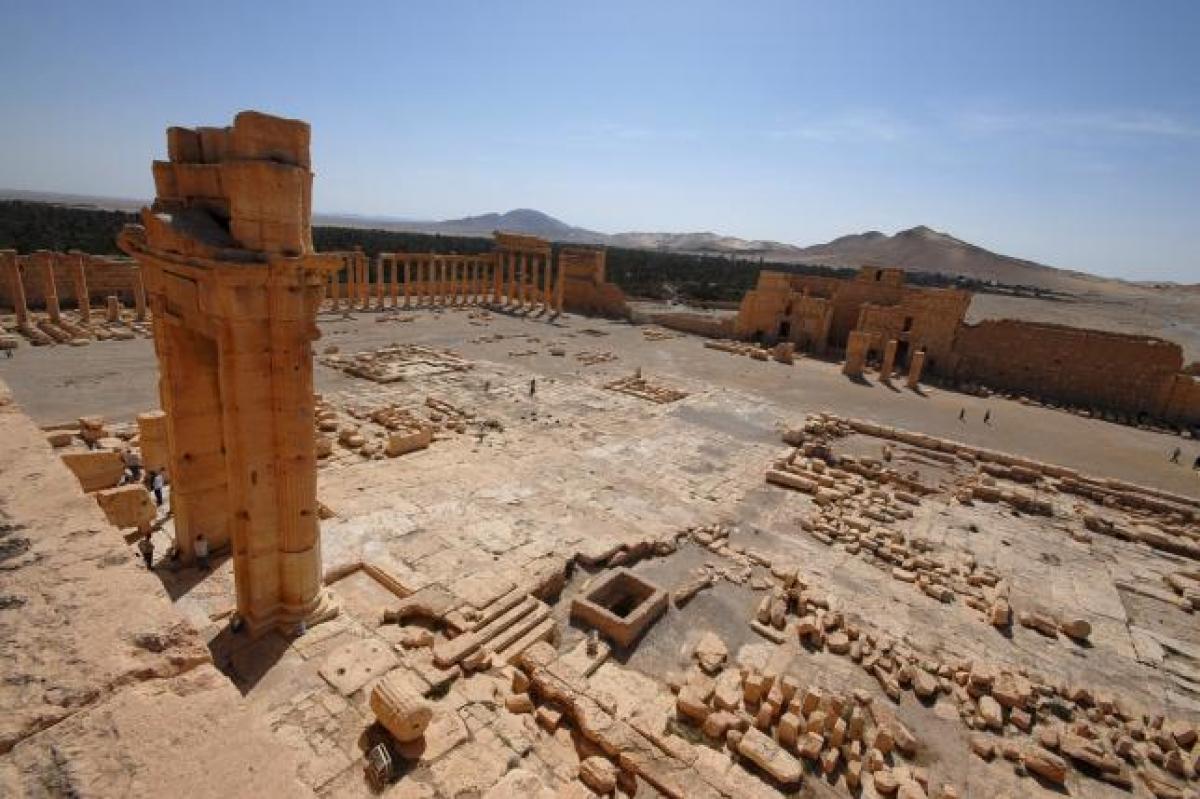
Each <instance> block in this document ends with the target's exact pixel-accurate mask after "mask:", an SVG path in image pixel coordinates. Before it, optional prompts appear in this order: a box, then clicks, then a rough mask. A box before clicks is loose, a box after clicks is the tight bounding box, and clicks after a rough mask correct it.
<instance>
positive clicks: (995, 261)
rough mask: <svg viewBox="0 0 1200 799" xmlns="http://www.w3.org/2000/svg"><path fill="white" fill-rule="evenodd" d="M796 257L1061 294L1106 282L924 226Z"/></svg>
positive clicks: (863, 236)
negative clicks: (1009, 254) (974, 280)
mask: <svg viewBox="0 0 1200 799" xmlns="http://www.w3.org/2000/svg"><path fill="white" fill-rule="evenodd" d="M794 257H795V260H798V261H802V262H804V263H812V264H822V265H826V266H848V267H856V266H861V265H863V264H878V265H881V266H898V267H901V268H902V269H907V270H910V271H914V272H940V273H941V274H944V275H956V276H962V277H969V278H974V279H976V280H985V281H986V280H991V281H995V282H996V283H1004V284H1007V285H1022V286H1036V287H1038V288H1043V289H1052V290H1056V291H1069V290H1072V289H1077V288H1078V285H1077V284H1078V283H1080V282H1090V281H1099V280H1103V278H1097V277H1095V276H1092V275H1086V274H1084V273H1082V272H1071V271H1068V270H1063V269H1056V268H1054V267H1051V266H1046V265H1044V264H1039V263H1037V262H1035V261H1026V260H1024V259H1021V258H1013V257H1011V256H1008V255H1000V254H999V253H994V252H992V251H991V250H985V249H984V248H983V247H980V246H978V245H975V244H971V243H970V242H966V241H963V240H961V239H956V238H954V237H953V236H951V235H949V234H946V233H941V232H939V231H936V230H933V229H932V228H928V227H925V226H924V225H921V226H918V227H914V228H910V229H909V230H901V231H900V232H899V233H896V234H895V235H893V236H888V235H886V234H884V233H880V232H879V231H877V230H870V231H867V232H866V233H857V234H854V235H850V236H842V237H840V238H836V239H834V240H833V241H829V242H826V243H825V244H817V245H814V246H812V247H804V248H802V249H799V250H797V251H796V253H795V256H794Z"/></svg>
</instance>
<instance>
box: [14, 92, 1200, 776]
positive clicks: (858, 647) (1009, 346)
mask: <svg viewBox="0 0 1200 799" xmlns="http://www.w3.org/2000/svg"><path fill="white" fill-rule="evenodd" d="M309 138H310V130H309V127H308V125H306V124H305V123H303V122H299V121H296V120H289V119H282V118H278V117H273V116H268V115H265V114H261V113H257V112H243V113H240V114H238V115H237V116H236V117H235V119H234V121H233V124H232V125H231V126H228V127H200V128H194V129H192V128H178V127H173V128H169V129H168V134H167V148H166V150H167V160H164V161H157V162H155V163H154V165H153V175H154V180H155V187H156V199H155V200H154V203H153V205H152V206H151V207H148V208H145V209H143V211H142V213H141V222H142V223H141V224H140V225H136V226H131V227H128V228H126V229H125V230H124V232H123V233H122V234H121V237H120V240H119V243H120V246H121V248H122V249H123V250H124V251H125V252H127V253H128V254H129V255H130V256H132V258H133V259H134V261H133V262H132V263H131V262H129V261H125V260H118V259H113V260H112V261H111V264H112V269H113V270H114V274H116V273H119V274H121V275H123V276H126V277H129V276H132V275H137V276H138V278H137V282H131V283H130V284H129V286H128V288H129V292H128V293H123V292H122V291H121V290H120V289H118V288H117V287H115V286H113V285H108V286H105V285H104V284H103V282H102V280H101V278H100V275H101V274H102V273H103V272H104V271H105V270H106V269H107V267H105V268H103V269H100V270H99V271H96V272H93V271H90V269H89V265H92V264H93V262H92V261H89V260H88V259H87V258H86V257H84V256H82V254H78V253H66V254H54V253H32V254H30V255H29V256H18V255H16V254H15V253H11V252H3V253H0V277H4V276H7V279H6V280H4V281H2V282H4V283H5V285H6V287H7V289H8V290H10V291H11V292H12V295H11V296H12V297H13V298H14V300H15V301H14V314H13V323H12V325H11V326H10V329H16V326H17V325H18V324H19V325H20V331H19V333H18V335H21V336H25V337H26V338H27V339H28V340H32V339H30V338H29V336H32V335H39V334H40V335H41V336H44V337H46V338H47V339H48V340H49V343H52V344H53V343H69V342H68V341H60V340H59V338H58V337H59V336H67V335H78V336H80V337H83V336H91V338H89V339H87V340H88V341H97V340H100V338H101V334H102V333H103V334H104V335H111V334H112V332H113V331H116V330H119V329H128V330H134V329H139V328H145V329H147V330H151V329H152V333H153V346H151V342H150V341H146V340H141V341H133V342H132V343H130V344H128V345H126V346H122V347H111V348H110V347H105V346H93V347H88V348H84V349H76V348H75V347H73V346H65V347H49V346H48V347H46V348H39V350H38V352H39V353H42V355H41V356H39V358H36V359H35V358H30V359H28V360H27V361H26V360H22V359H15V360H13V361H12V362H11V363H10V362H9V361H8V360H7V359H4V360H0V370H3V372H0V376H2V377H3V382H0V440H3V441H4V442H5V444H6V447H7V449H6V450H5V457H4V458H3V459H0V460H2V464H0V569H2V571H0V574H3V575H4V577H3V579H2V580H0V640H3V641H4V642H5V655H6V657H4V658H0V795H3V796H9V795H12V796H46V795H55V796H57V795H79V796H167V795H173V794H178V793H180V792H183V793H187V794H189V795H190V794H193V793H196V794H205V795H213V796H248V797H263V796H289V797H290V796H315V797H322V798H323V799H332V797H372V796H383V797H408V798H409V799H466V797H472V798H473V799H511V797H529V799H552V797H558V798H560V799H595V798H596V797H613V799H652V798H656V797H668V798H669V799H697V798H698V799H759V798H760V797H761V798H762V799H766V798H767V797H796V796H808V795H813V796H823V797H824V796H828V797H849V798H851V799H853V798H854V797H862V798H863V799H876V797H887V798H889V799H890V797H898V798H901V799H960V797H984V796H986V797H992V796H1010V797H1015V796H1021V797H1026V796H1027V797H1032V798H1033V799H1052V798H1053V797H1057V796H1064V795H1070V796H1088V797H1092V796H1095V797H1100V799H1120V797H1138V798H1139V799H1140V797H1150V796H1153V797H1155V799H1189V797H1191V796H1193V795H1195V793H1196V790H1197V786H1198V785H1200V782H1198V780H1200V777H1198V774H1197V772H1198V770H1200V633H1198V632H1197V625H1196V624H1195V614H1196V613H1197V612H1200V567H1198V564H1200V483H1197V482H1196V480H1197V474H1200V472H1196V471H1195V470H1192V469H1191V468H1190V463H1191V462H1192V460H1193V459H1200V444H1198V441H1200V438H1198V437H1197V436H1198V435H1200V430H1197V429H1194V428H1191V429H1189V428H1187V427H1186V426H1184V425H1183V424H1179V425H1177V426H1171V427H1168V426H1166V425H1157V424H1155V425H1152V424H1142V425H1139V426H1137V427H1117V426H1115V425H1110V424H1106V423H1105V422H1104V420H1103V418H1097V416H1098V414H1092V413H1087V414H1084V413H1076V414H1067V413H1063V412H1062V409H1061V408H1056V407H1052V406H1051V405H1050V404H1049V403H1042V402H1037V401H1034V400H1032V399H1030V398H1029V397H1022V398H1021V401H1010V400H1009V399H1007V398H1005V397H1004V395H1002V394H1000V393H993V392H991V391H988V390H985V389H984V387H983V385H984V384H987V385H995V386H999V385H1008V386H1011V387H1013V389H1014V390H1015V391H1020V392H1023V393H1025V394H1029V395H1031V396H1048V395H1055V396H1061V397H1063V398H1064V399H1065V400H1066V399H1069V400H1070V401H1071V402H1079V403H1096V404H1097V405H1104V406H1108V407H1125V408H1139V407H1140V408H1144V409H1146V412H1147V413H1150V412H1155V413H1158V412H1162V413H1163V414H1164V415H1166V416H1168V417H1169V416H1171V415H1172V414H1175V418H1179V419H1186V418H1188V414H1189V413H1191V412H1192V409H1194V407H1195V395H1194V393H1193V392H1194V390H1195V388H1194V387H1195V377H1196V375H1197V372H1198V371H1200V370H1198V369H1197V368H1196V367H1195V366H1194V365H1193V366H1192V367H1184V366H1183V365H1182V362H1181V358H1180V352H1179V348H1178V347H1176V346H1175V345H1171V344H1167V343H1166V342H1162V341H1159V340H1156V339H1142V338H1139V337H1130V336H1109V335H1108V334H1100V333H1097V332H1096V331H1087V330H1079V329H1074V328H1069V327H1060V326H1054V325H1030V324H1027V323H1021V322H1011V321H996V322H980V323H977V324H970V323H967V322H965V318H966V317H965V312H966V309H967V305H968V304H969V302H970V295H969V294H967V293H966V292H961V291H957V290H926V289H918V288H912V287H907V286H905V285H904V276H903V273H901V272H899V271H897V270H889V269H879V268H869V269H864V270H863V271H862V272H861V273H860V274H859V275H858V276H857V278H856V279H854V280H851V281H829V280H825V279H809V278H799V277H791V276H780V275H773V274H772V273H769V272H764V273H763V275H762V278H761V279H760V284H759V287H758V289H756V290H755V291H754V292H751V294H749V295H748V296H747V298H746V301H745V302H744V303H743V307H742V310H743V313H742V314H741V315H740V316H739V317H737V318H735V317H733V316H731V315H727V316H725V317H719V316H718V315H716V314H705V313H701V312H698V311H697V312H689V316H688V318H687V320H686V321H685V322H684V324H683V327H684V328H686V330H685V331H679V330H676V331H670V330H665V329H663V328H661V327H657V326H655V327H648V326H646V325H644V324H641V323H638V317H637V316H636V314H634V313H632V312H631V311H630V307H629V304H628V303H627V302H626V299H625V298H624V296H623V294H622V293H621V292H620V290H619V289H618V288H617V287H615V286H614V285H612V284H611V283H609V282H608V281H607V277H606V274H605V252H604V250H603V249H600V248H591V247H577V246H573V245H571V246H568V245H561V244H555V243H552V242H548V241H546V240H544V239H540V238H537V237H532V236H524V235H516V234H511V233H506V232H498V233H496V234H495V236H494V239H493V240H492V241H491V242H490V245H489V244H487V243H484V242H481V243H480V251H479V252H476V253H461V254H458V253H399V252H397V253H386V252H385V253H368V252H365V251H364V250H361V249H350V250H348V251H343V252H331V253H317V252H314V251H313V245H312V241H311V231H310V218H311V217H310V214H311V207H310V206H311V199H310V198H311V196H312V194H311V192H312V183H313V179H314V178H313V168H312V165H311V163H310V160H309V144H310V141H309ZM60 263H61V265H62V268H61V269H59V268H58V265H59V264H60ZM14 275H15V276H16V279H14ZM93 278H94V279H93ZM143 282H144V288H145V291H144V294H143V297H144V298H143V299H139V293H140V292H139V291H138V290H137V286H138V285H141V284H142V283H143ZM93 286H95V289H93ZM118 295H120V296H118ZM55 300H57V302H55ZM56 306H57V307H56ZM139 317H141V318H142V319H143V320H144V321H138V318H139ZM735 324H736V325H738V326H739V327H738V333H737V334H736V336H735V334H734V325H735ZM713 330H717V331H718V334H719V335H720V336H721V337H720V338H707V337H704V336H709V335H712V331H713ZM25 331H36V332H29V333H27V332H25ZM318 338H319V339H320V344H319V346H317V345H316V344H315V342H316V341H317V340H318ZM805 352H807V353H810V354H813V355H817V354H818V353H820V354H821V355H822V357H813V358H805V357H803V353H805ZM46 353H49V354H48V355H47V354H46ZM835 357H836V358H837V360H836V361H833V360H832V359H833V358H835ZM47 364H50V366H47ZM847 378H850V379H847ZM956 381H958V382H961V383H962V386H961V387H962V388H963V389H964V390H963V391H947V390H941V389H940V387H939V383H940V384H942V385H951V386H953V387H958V386H957V382H956ZM975 383H977V384H978V385H973V384H975ZM8 385H11V386H12V390H11V392H10V390H9V388H8ZM909 389H911V390H909ZM1171 409H1175V410H1171ZM35 421H36V423H35ZM1197 462H1198V463H1200V461H1197ZM134 465H136V466H137V470H136V471H135V469H134V468H133V466H134ZM149 474H153V475H154V476H155V477H159V478H162V480H153V479H152V480H149V481H147V480H146V479H145V478H146V477H147V476H148V475H149ZM201 535H203V536H204V540H205V541H207V542H208V546H209V553H210V560H209V561H208V562H207V563H204V562H201V561H200V558H199V557H198V554H197V550H196V548H195V543H196V541H197V539H198V538H199V536H201ZM317 622H320V623H317Z"/></svg>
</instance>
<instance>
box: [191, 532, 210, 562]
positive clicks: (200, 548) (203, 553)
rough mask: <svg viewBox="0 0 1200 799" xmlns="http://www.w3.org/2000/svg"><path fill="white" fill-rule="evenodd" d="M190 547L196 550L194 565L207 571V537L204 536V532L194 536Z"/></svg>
mask: <svg viewBox="0 0 1200 799" xmlns="http://www.w3.org/2000/svg"><path fill="white" fill-rule="evenodd" d="M192 548H193V549H194V550H195V552H196V565H197V566H199V567H200V569H202V570H203V571H208V539H206V538H205V537H204V533H201V534H200V535H198V536H196V541H195V543H194V544H192Z"/></svg>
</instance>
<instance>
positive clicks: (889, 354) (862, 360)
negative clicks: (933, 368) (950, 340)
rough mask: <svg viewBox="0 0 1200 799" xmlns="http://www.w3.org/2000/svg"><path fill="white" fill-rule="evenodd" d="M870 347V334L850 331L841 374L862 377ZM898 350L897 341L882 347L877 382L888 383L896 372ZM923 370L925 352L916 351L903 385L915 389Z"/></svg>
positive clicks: (889, 340) (891, 340) (910, 360)
mask: <svg viewBox="0 0 1200 799" xmlns="http://www.w3.org/2000/svg"><path fill="white" fill-rule="evenodd" d="M870 347H871V334H870V333H867V332H866V331H862V330H852V331H850V336H849V338H848V339H847V341H846V360H845V361H844V362H843V363H842V374H844V375H847V376H849V377H862V373H863V369H864V367H865V366H866V363H867V353H868V352H869V350H870ZM899 348H900V342H899V340H898V339H894V338H893V339H888V340H887V341H886V342H884V345H883V362H882V363H881V364H880V367H879V380H880V381H881V382H883V383H889V382H891V379H892V373H893V372H894V371H895V370H896V352H897V350H899ZM924 369H925V350H917V351H916V352H914V353H913V354H912V356H911V357H910V358H909V362H908V377H907V378H906V379H905V384H906V385H907V386H908V387H909V388H911V389H916V388H917V387H918V385H920V382H921V373H922V371H924Z"/></svg>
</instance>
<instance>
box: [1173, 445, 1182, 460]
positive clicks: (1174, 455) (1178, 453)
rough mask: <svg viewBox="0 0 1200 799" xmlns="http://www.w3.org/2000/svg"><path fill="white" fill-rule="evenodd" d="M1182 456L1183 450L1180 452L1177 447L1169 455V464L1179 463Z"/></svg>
mask: <svg viewBox="0 0 1200 799" xmlns="http://www.w3.org/2000/svg"><path fill="white" fill-rule="evenodd" d="M1182 454H1183V450H1181V449H1180V448H1179V447H1176V448H1175V451H1174V452H1172V453H1171V463H1179V456H1180V455H1182Z"/></svg>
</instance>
